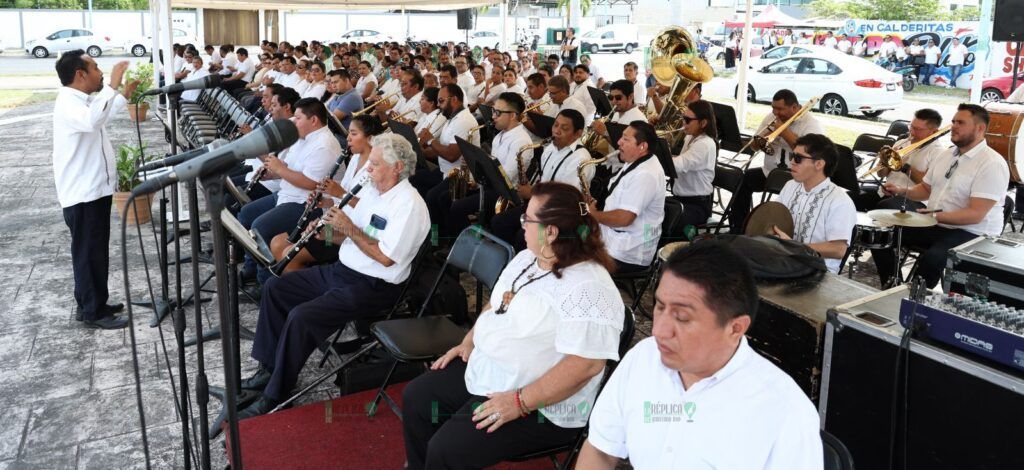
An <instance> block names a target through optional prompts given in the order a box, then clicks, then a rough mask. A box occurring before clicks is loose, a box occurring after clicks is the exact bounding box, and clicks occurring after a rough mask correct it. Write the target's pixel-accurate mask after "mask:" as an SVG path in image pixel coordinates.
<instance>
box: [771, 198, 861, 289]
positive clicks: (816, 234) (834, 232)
mask: <svg viewBox="0 0 1024 470" xmlns="http://www.w3.org/2000/svg"><path fill="white" fill-rule="evenodd" d="M779 202H781V203H782V204H783V205H784V206H786V207H787V208H788V209H789V211H790V212H791V213H792V214H793V232H794V233H793V237H792V238H793V240H796V241H798V242H800V243H803V244H810V243H824V242H831V241H836V240H843V241H845V242H846V245H847V246H849V245H850V237H851V236H852V235H853V227H854V226H855V225H857V208H856V207H854V205H853V200H852V199H850V196H849V195H847V194H846V190H845V189H843V188H841V187H839V186H836V184H835V183H833V182H832V180H830V179H828V178H825V180H824V181H822V182H821V183H818V185H817V186H815V187H813V188H811V190H810V191H807V190H805V189H804V185H803V183H797V182H796V181H793V180H790V181H789V182H788V183H786V185H785V186H783V187H782V191H780V192H779ZM840 261H841V260H840V259H839V258H825V266H826V267H827V268H828V270H829V271H831V272H833V273H838V272H839V262H840Z"/></svg>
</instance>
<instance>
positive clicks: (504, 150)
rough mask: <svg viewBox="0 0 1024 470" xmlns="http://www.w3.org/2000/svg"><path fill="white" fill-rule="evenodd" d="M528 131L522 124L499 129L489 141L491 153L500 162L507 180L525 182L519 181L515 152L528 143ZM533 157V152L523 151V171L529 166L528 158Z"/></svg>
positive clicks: (524, 182) (530, 141) (515, 182)
mask: <svg viewBox="0 0 1024 470" xmlns="http://www.w3.org/2000/svg"><path fill="white" fill-rule="evenodd" d="M531 143H533V140H531V139H530V133H529V131H527V130H526V127H524V126H523V125H522V124H520V125H517V126H516V127H515V128H513V129H512V130H508V131H501V132H499V133H498V135H496V136H494V140H493V141H491V155H492V156H494V158H496V159H497V160H498V163H500V164H501V169H502V171H504V172H505V176H507V177H508V180H509V182H511V183H512V184H513V185H515V184H517V183H518V184H526V181H519V163H518V161H517V160H516V154H517V153H518V152H519V149H521V148H523V146H524V145H530V144H531ZM532 159H533V152H523V171H526V168H529V167H530V160H532Z"/></svg>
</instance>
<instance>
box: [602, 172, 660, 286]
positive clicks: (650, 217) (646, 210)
mask: <svg viewBox="0 0 1024 470" xmlns="http://www.w3.org/2000/svg"><path fill="white" fill-rule="evenodd" d="M635 164H636V162H633V163H627V164H625V165H623V166H622V169H621V170H619V173H617V174H616V175H615V176H612V178H611V180H609V181H608V185H609V187H611V185H613V184H615V183H616V181H618V184H617V185H616V186H615V189H614V190H613V191H612V192H611V194H609V195H608V198H607V199H606V200H605V203H604V210H605V211H606V212H607V211H612V210H616V209H622V210H626V211H629V212H632V213H633V214H636V218H634V219H633V223H631V224H629V225H627V226H625V227H609V226H607V225H601V238H603V239H604V244H605V247H607V248H608V254H610V255H611V256H612V258H615V259H617V260H619V261H622V262H623V263H629V264H636V265H641V266H647V265H649V264H651V261H654V254H655V252H656V251H658V239H659V238H661V222H662V219H664V218H665V170H664V169H663V168H662V167H661V163H660V162H659V161H658V157H656V156H654V155H653V154H651V158H648V159H647V160H646V161H644V162H643V163H641V164H640V165H639V166H637V167H636V168H635V169H634V170H632V171H629V169H630V167H631V166H633V165H635ZM627 172H628V173H627ZM623 175H624V176H623ZM620 178H621V181H619V179H620Z"/></svg>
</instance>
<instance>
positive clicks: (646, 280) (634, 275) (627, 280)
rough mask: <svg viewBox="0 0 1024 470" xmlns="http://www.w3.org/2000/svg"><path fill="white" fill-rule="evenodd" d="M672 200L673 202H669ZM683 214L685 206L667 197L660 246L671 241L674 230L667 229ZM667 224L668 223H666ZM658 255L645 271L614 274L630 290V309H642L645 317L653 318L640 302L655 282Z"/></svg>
mask: <svg viewBox="0 0 1024 470" xmlns="http://www.w3.org/2000/svg"><path fill="white" fill-rule="evenodd" d="M669 201H671V203H669ZM682 215H683V206H682V204H680V203H679V201H676V200H674V199H672V198H666V199H665V216H664V218H662V220H661V237H659V238H658V247H659V248H660V247H662V246H665V244H666V243H668V242H670V241H671V239H670V237H671V236H672V232H670V231H667V230H666V228H671V227H672V226H674V225H678V222H679V218H680V217H682ZM666 224H667V225H666ZM659 263H660V262H659V260H658V257H657V256H655V257H654V259H653V260H651V264H649V265H648V266H647V268H646V269H644V270H643V271H637V272H631V273H615V274H612V280H613V281H615V283H616V284H617V285H624V286H625V287H626V290H627V291H629V296H630V298H631V299H633V302H632V304H630V310H632V311H634V312H635V311H640V312H642V313H643V315H644V316H645V317H648V318H651V315H650V314H648V313H647V311H646V310H644V308H643V306H642V305H641V304H640V302H641V300H643V297H644V294H645V293H647V289H649V288H650V287H651V285H652V284H653V283H654V281H655V279H656V277H657V273H658V265H659ZM637 281H639V282H640V286H639V287H637Z"/></svg>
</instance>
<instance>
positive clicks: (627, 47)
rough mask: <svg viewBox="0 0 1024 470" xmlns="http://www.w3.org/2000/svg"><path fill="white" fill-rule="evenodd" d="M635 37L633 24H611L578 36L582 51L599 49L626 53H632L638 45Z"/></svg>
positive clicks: (596, 50)
mask: <svg viewBox="0 0 1024 470" xmlns="http://www.w3.org/2000/svg"><path fill="white" fill-rule="evenodd" d="M637 38H638V35H637V29H636V26H635V25H631V24H611V25H606V26H602V27H600V28H597V29H594V30H592V31H587V32H586V33H584V34H583V36H581V37H580V43H581V44H580V45H581V46H582V48H583V50H584V51H587V52H590V53H591V54H597V53H598V52H601V51H612V52H619V51H623V52H625V53H626V54H632V53H633V50H634V49H636V48H637V47H638V46H639V45H640V42H639V40H638V39H637Z"/></svg>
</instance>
